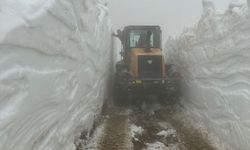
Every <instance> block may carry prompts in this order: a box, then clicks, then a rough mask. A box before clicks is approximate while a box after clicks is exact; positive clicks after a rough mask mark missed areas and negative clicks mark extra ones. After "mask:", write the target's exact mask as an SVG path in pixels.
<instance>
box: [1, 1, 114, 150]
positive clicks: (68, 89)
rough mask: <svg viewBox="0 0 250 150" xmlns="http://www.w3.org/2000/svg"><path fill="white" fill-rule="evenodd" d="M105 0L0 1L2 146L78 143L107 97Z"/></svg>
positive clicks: (24, 148) (19, 149) (41, 149)
mask: <svg viewBox="0 0 250 150" xmlns="http://www.w3.org/2000/svg"><path fill="white" fill-rule="evenodd" d="M105 3H106V1H105V0H74V1H68V0H60V1H59V0H1V1H0V22H1V26H0V149H5V150H29V149H35V150H59V149H60V150H61V149H65V150H73V149H75V146H74V139H75V138H76V137H77V136H80V133H81V131H83V130H89V129H90V128H91V127H92V124H93V120H94V119H95V116H96V115H97V114H98V113H99V112H100V109H101V107H102V104H103V100H104V98H106V97H107V85H108V84H107V82H108V78H109V76H110V72H112V71H111V66H112V59H111V56H112V52H111V36H110V35H111V33H110V32H111V26H110V22H109V19H108V17H107V8H106V6H105Z"/></svg>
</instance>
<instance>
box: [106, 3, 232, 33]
mask: <svg viewBox="0 0 250 150" xmlns="http://www.w3.org/2000/svg"><path fill="white" fill-rule="evenodd" d="M230 1H231V0H219V1H215V0H214V3H215V5H216V8H217V9H218V10H225V9H226V8H227V6H228V4H229V2H230ZM109 9H110V10H109V11H110V16H111V19H112V22H113V23H114V24H115V27H116V28H122V27H123V26H125V25H128V24H137V25H141V24H157V25H161V27H162V29H163V31H164V35H165V36H164V37H166V36H169V35H172V36H174V35H176V36H177V35H179V34H180V33H181V32H182V30H183V28H184V27H188V26H192V25H193V24H194V23H195V22H197V21H198V20H199V18H200V15H201V12H202V0H187V1H183V0H174V1H173V0H109Z"/></svg>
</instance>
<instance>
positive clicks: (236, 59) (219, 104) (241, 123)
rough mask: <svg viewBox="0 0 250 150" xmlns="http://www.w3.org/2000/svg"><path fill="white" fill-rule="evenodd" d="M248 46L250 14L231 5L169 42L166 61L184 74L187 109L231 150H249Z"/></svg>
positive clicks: (237, 5) (249, 95)
mask: <svg viewBox="0 0 250 150" xmlns="http://www.w3.org/2000/svg"><path fill="white" fill-rule="evenodd" d="M249 41H250V11H249V10H248V7H247V6H246V4H244V5H241V4H240V3H236V2H233V3H232V4H231V5H230V7H229V10H228V11H226V12H225V13H224V14H214V15H203V16H202V18H201V20H200V21H199V22H198V24H197V25H196V26H195V27H193V28H189V29H187V30H186V31H185V32H184V33H183V35H182V36H181V37H180V38H177V39H170V40H169V41H168V42H167V49H168V61H169V62H170V63H175V64H178V66H179V67H180V68H181V70H183V75H184V80H185V83H184V88H185V94H186V95H187V96H188V100H187V101H183V102H182V103H183V106H184V107H186V110H187V112H188V113H189V114H190V116H192V117H194V119H195V120H197V121H199V122H202V123H203V124H205V125H206V126H207V128H208V129H209V131H211V132H212V133H214V134H216V135H217V136H218V137H219V138H220V139H221V140H222V141H223V142H225V144H226V145H229V146H230V147H231V148H232V149H241V150H248V149H250V143H249V141H250V118H249V116H250V111H249V108H250V76H249V74H250V68H249V66H250V42H249Z"/></svg>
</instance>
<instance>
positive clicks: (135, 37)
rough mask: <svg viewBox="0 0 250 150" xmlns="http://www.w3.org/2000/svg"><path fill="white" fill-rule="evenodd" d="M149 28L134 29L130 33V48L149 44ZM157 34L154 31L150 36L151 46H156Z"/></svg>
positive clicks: (143, 46)
mask: <svg viewBox="0 0 250 150" xmlns="http://www.w3.org/2000/svg"><path fill="white" fill-rule="evenodd" d="M147 32H148V31H147V30H133V31H131V32H130V34H129V43H130V44H129V46H130V48H146V46H147ZM155 43H156V42H155V34H154V32H152V34H151V37H150V47H152V48H153V47H156V45H155Z"/></svg>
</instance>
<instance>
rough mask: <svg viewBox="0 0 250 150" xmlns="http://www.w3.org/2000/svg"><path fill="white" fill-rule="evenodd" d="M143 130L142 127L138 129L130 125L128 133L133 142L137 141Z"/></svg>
mask: <svg viewBox="0 0 250 150" xmlns="http://www.w3.org/2000/svg"><path fill="white" fill-rule="evenodd" d="M143 131H144V129H143V128H142V127H138V126H136V125H134V124H131V125H130V133H131V137H132V138H133V139H134V140H135V141H138V140H139V139H138V138H137V136H138V135H142V133H143Z"/></svg>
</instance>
